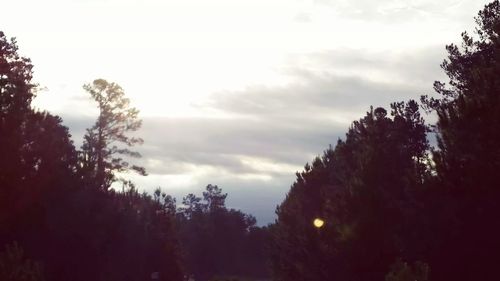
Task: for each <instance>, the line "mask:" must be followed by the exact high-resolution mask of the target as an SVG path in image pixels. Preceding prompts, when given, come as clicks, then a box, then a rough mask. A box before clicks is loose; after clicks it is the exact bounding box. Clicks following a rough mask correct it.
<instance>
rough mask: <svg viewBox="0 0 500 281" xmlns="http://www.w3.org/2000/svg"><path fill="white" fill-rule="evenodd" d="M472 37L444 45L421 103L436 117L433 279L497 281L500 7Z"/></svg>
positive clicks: (480, 21) (482, 16)
mask: <svg viewBox="0 0 500 281" xmlns="http://www.w3.org/2000/svg"><path fill="white" fill-rule="evenodd" d="M476 23H477V28H476V32H475V34H472V35H471V34H469V33H467V32H464V33H462V44H461V46H457V45H454V44H451V45H448V46H447V47H446V49H447V51H448V58H447V59H446V60H445V61H444V62H443V64H442V65H441V67H442V68H443V70H444V71H445V73H446V74H447V75H448V77H449V82H448V83H443V82H439V81H437V82H435V84H434V89H435V91H436V92H437V94H438V97H437V98H429V97H423V101H424V103H425V104H426V105H427V108H428V109H429V110H431V111H433V112H435V113H437V115H438V122H437V124H436V127H435V132H436V135H437V140H438V149H437V150H436V151H435V152H434V153H433V160H434V162H435V168H436V174H437V177H436V178H435V182H434V183H433V184H432V192H433V193H432V195H431V196H429V197H430V198H432V199H433V200H431V201H430V202H431V203H432V205H430V206H429V209H432V218H433V221H434V223H433V232H434V233H435V235H434V237H433V238H434V239H433V241H435V242H434V245H433V246H432V247H431V249H433V251H431V253H430V260H429V264H430V266H431V269H432V275H433V280H495V279H497V276H498V273H497V268H496V267H497V261H498V258H497V255H498V252H500V240H499V239H498V237H500V221H499V220H498V214H500V205H499V204H498V202H499V201H500V188H499V187H500V185H499V184H498V171H499V170H500V130H499V128H500V76H499V75H500V2H499V1H493V2H492V3H490V4H488V5H486V6H485V7H484V9H483V10H482V11H480V12H479V15H478V16H477V17H476Z"/></svg>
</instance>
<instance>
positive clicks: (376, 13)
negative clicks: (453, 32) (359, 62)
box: [314, 0, 488, 23]
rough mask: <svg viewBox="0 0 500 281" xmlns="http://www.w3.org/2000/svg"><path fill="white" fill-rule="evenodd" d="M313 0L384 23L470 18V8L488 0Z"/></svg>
mask: <svg viewBox="0 0 500 281" xmlns="http://www.w3.org/2000/svg"><path fill="white" fill-rule="evenodd" d="M314 2H315V3H316V4H318V5H322V6H326V7H329V8H331V9H333V10H335V12H336V13H337V14H338V15H339V16H341V17H345V18H349V19H358V20H361V21H376V22H386V23H398V22H408V21H419V20H425V19H432V18H437V19H439V18H440V17H442V18H446V19H447V20H450V19H453V20H456V21H463V20H467V19H470V18H471V14H470V11H479V9H481V8H482V7H483V6H484V5H485V4H486V3H488V1H461V0H441V1H433V0H412V1H405V0H379V1H371V0H315V1H314ZM481 2H483V3H481Z"/></svg>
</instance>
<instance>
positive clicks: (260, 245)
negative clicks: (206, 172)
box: [177, 184, 269, 280]
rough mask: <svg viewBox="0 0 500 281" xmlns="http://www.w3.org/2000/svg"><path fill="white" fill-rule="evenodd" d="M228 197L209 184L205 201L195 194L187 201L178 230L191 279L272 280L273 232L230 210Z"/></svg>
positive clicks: (180, 215)
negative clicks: (269, 257) (270, 250)
mask: <svg viewBox="0 0 500 281" xmlns="http://www.w3.org/2000/svg"><path fill="white" fill-rule="evenodd" d="M226 197H227V194H226V193H223V192H222V189H221V188H219V187H218V186H217V185H211V184H209V185H208V186H207V187H206V189H205V191H204V192H203V199H201V198H199V197H197V196H196V195H194V194H188V195H187V196H186V197H184V199H183V207H181V208H179V215H178V216H177V218H178V220H177V226H178V227H179V240H180V242H181V249H182V251H183V257H184V258H183V261H184V266H185V268H186V271H187V273H188V275H190V276H193V277H194V278H195V280H211V279H214V278H215V279H217V278H229V277H231V276H246V277H256V278H257V277H259V278H267V277H269V271H268V270H267V264H266V261H267V259H266V254H267V252H266V249H267V243H268V242H269V232H268V231H267V229H266V228H262V229H261V228H259V227H256V226H255V223H256V219H255V217H253V216H251V215H247V214H245V213H243V212H241V211H239V210H235V209H228V208H227V207H226V205H225V199H226ZM266 234H267V235H266Z"/></svg>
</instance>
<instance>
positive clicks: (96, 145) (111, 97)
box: [81, 79, 146, 190]
mask: <svg viewBox="0 0 500 281" xmlns="http://www.w3.org/2000/svg"><path fill="white" fill-rule="evenodd" d="M83 88H84V89H85V90H86V91H87V92H88V93H90V95H91V96H92V98H93V99H94V100H95V101H96V102H97V105H98V108H99V116H98V118H97V121H96V123H95V125H94V126H93V127H92V128H89V129H87V133H86V135H85V136H84V143H83V145H82V153H81V158H82V159H81V163H82V164H81V170H82V172H83V174H84V175H85V177H86V178H87V179H91V182H90V184H93V185H95V186H96V187H97V188H99V189H102V190H107V189H108V188H109V187H110V186H111V184H112V183H113V182H114V181H115V180H116V173H119V172H125V171H128V170H133V171H135V172H137V173H139V174H140V175H146V170H145V169H144V168H143V167H140V166H136V165H130V164H129V163H128V162H127V161H126V160H125V159H123V158H122V157H123V156H127V157H133V158H138V157H140V156H141V155H140V154H139V153H138V152H136V151H132V150H130V149H129V148H130V147H132V146H134V145H137V144H142V143H143V140H142V139H141V138H137V137H130V136H128V135H127V133H130V132H134V131H137V130H138V129H139V128H140V127H141V125H142V121H141V120H140V119H139V118H138V115H139V111H138V110H137V109H136V108H135V107H130V100H129V99H128V98H126V97H125V93H124V91H123V89H122V88H121V87H120V86H119V85H117V84H115V83H109V82H107V81H106V80H103V79H97V80H95V81H94V82H93V83H92V84H86V85H84V86H83ZM120 144H121V146H119V145H120Z"/></svg>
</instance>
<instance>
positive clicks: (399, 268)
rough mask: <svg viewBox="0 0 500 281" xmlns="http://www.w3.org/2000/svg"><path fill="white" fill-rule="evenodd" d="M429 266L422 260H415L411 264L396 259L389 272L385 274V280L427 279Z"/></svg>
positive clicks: (409, 280)
mask: <svg viewBox="0 0 500 281" xmlns="http://www.w3.org/2000/svg"><path fill="white" fill-rule="evenodd" d="M428 280H429V266H428V265H427V264H425V263H422V262H415V263H414V264H413V266H410V265H408V263H406V262H403V261H402V260H401V259H398V260H397V261H396V262H395V263H394V264H393V265H392V266H391V272H389V273H388V274H387V275H386V276H385V281H428Z"/></svg>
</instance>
